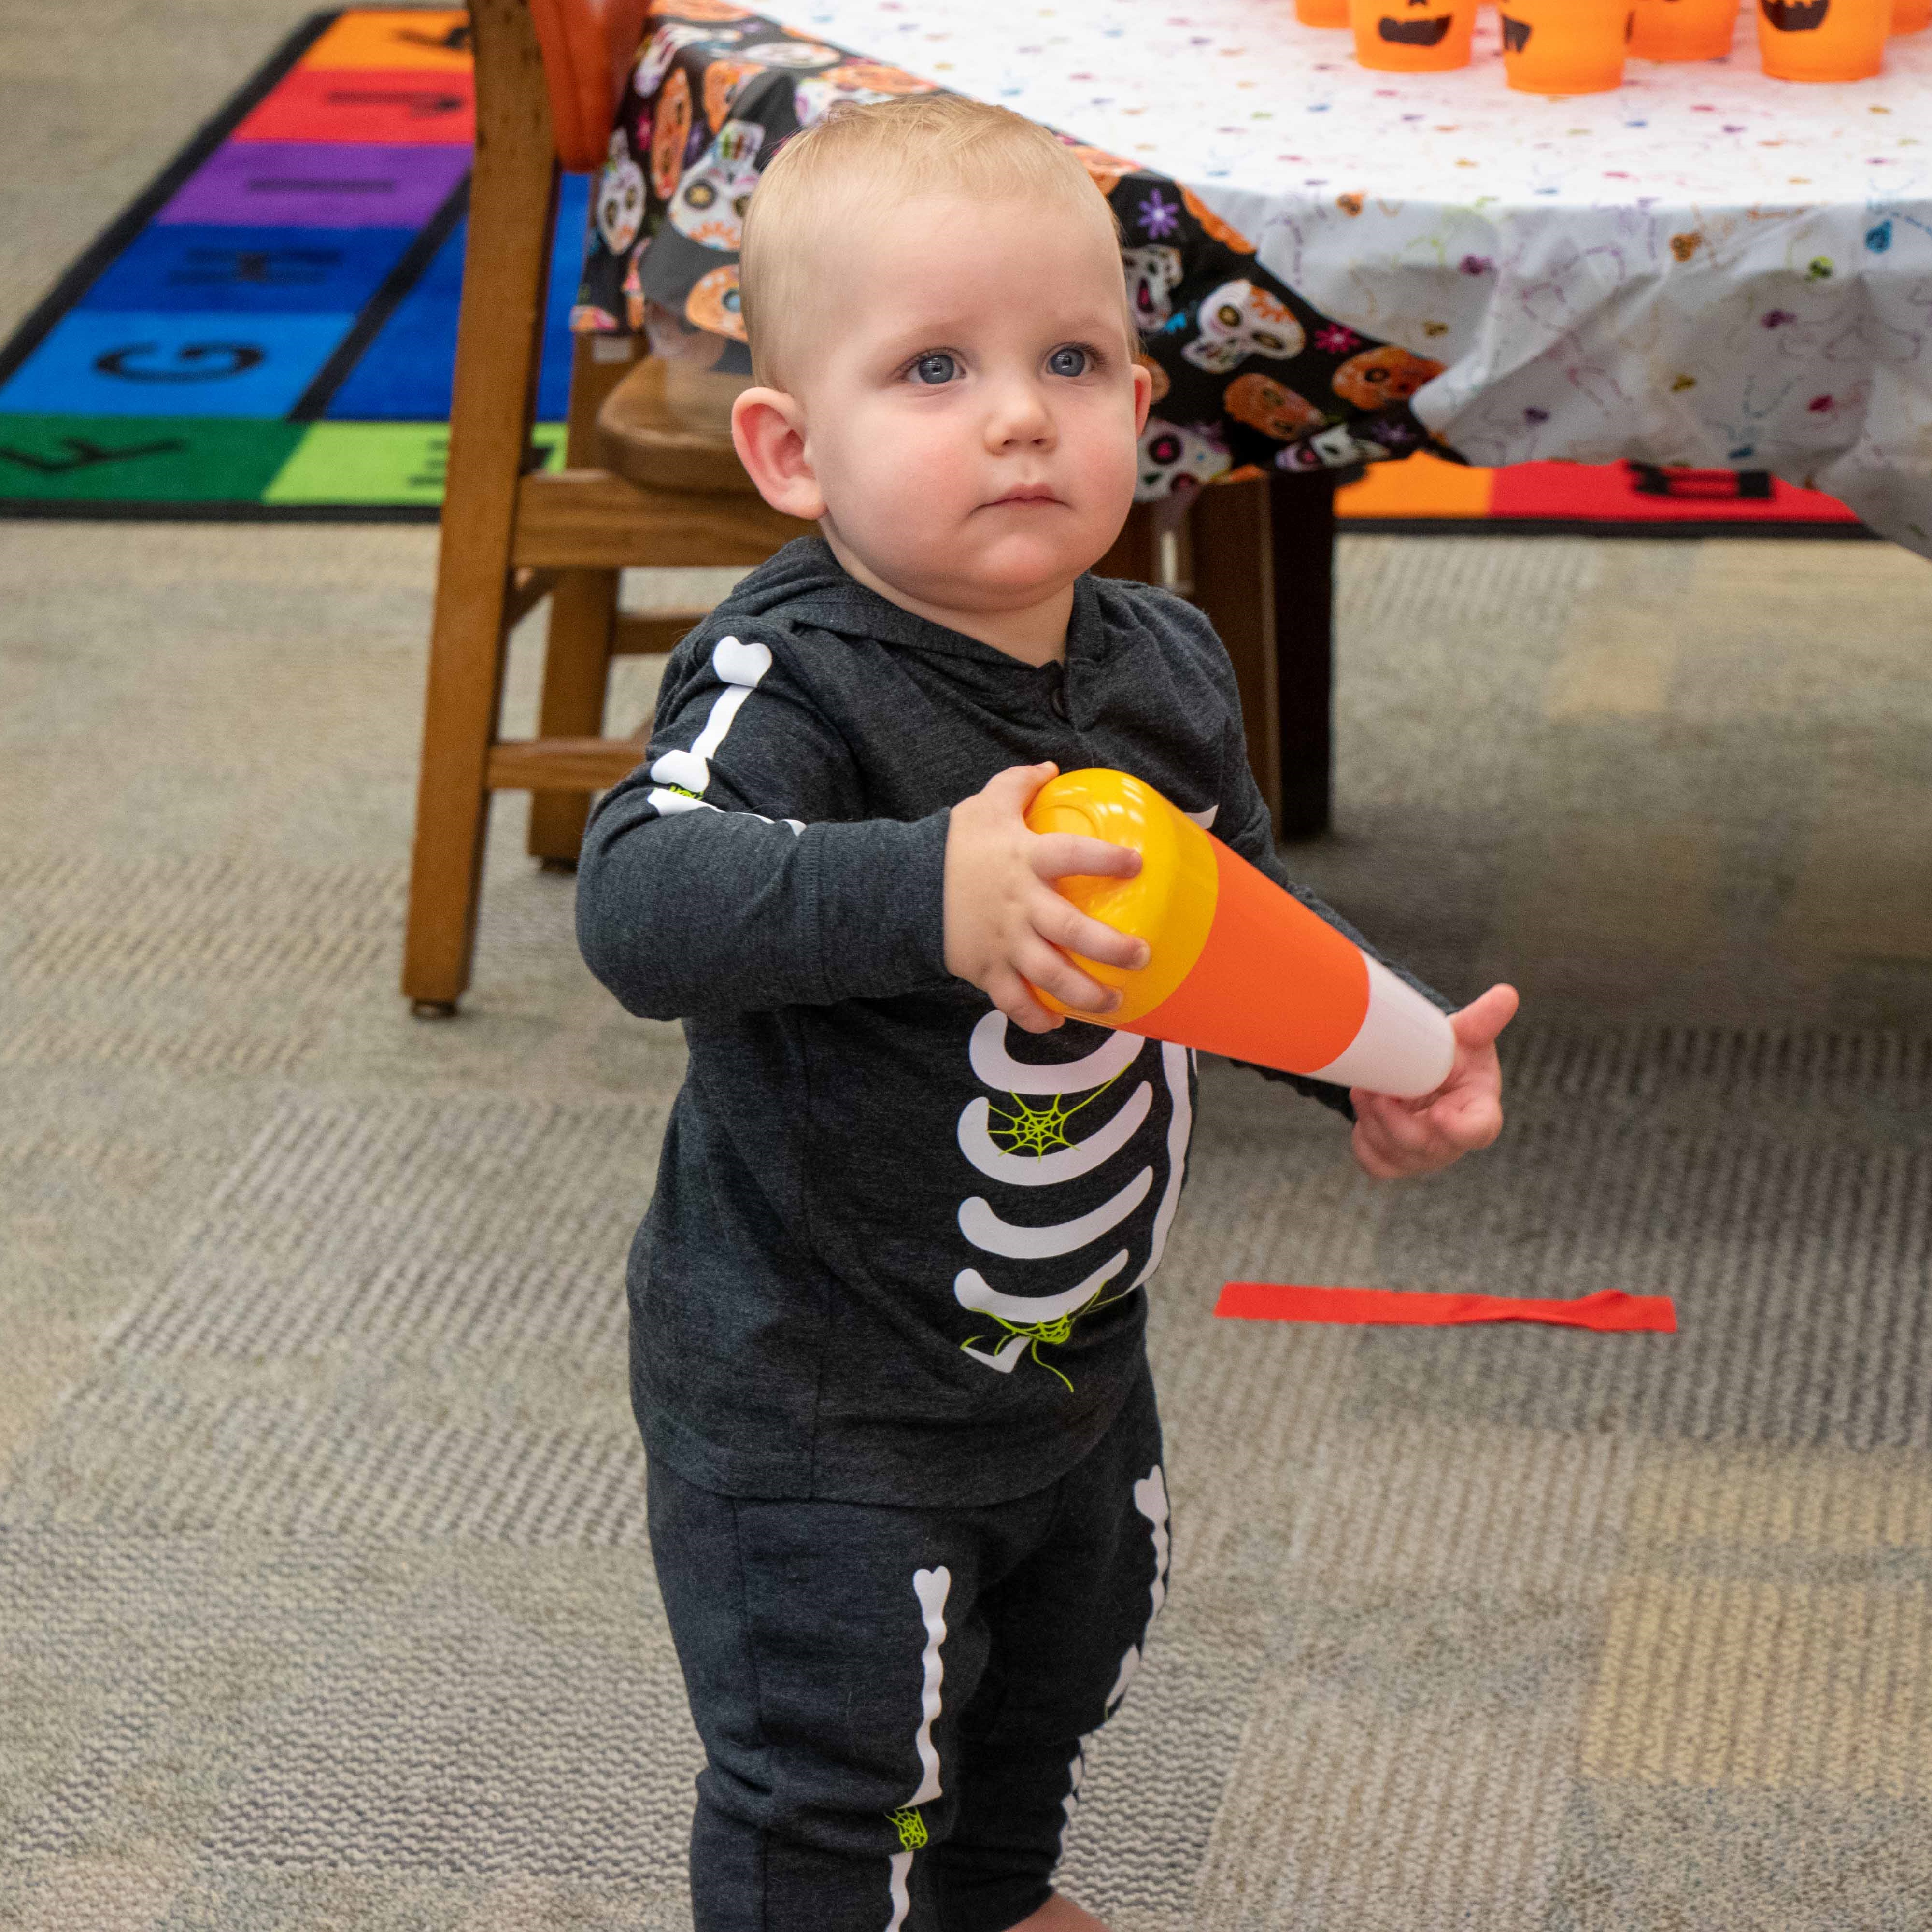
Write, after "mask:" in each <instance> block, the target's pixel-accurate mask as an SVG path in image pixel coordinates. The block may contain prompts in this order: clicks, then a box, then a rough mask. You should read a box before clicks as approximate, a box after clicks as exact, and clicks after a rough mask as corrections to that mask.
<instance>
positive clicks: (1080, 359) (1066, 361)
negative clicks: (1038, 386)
mask: <svg viewBox="0 0 1932 1932" xmlns="http://www.w3.org/2000/svg"><path fill="white" fill-rule="evenodd" d="M1087 362H1088V357H1087V352H1086V350H1084V349H1073V348H1068V349H1056V350H1055V351H1054V352H1053V353H1052V355H1051V356H1049V357H1048V358H1047V359H1046V372H1047V374H1049V376H1084V375H1085V374H1086V373H1087Z"/></svg>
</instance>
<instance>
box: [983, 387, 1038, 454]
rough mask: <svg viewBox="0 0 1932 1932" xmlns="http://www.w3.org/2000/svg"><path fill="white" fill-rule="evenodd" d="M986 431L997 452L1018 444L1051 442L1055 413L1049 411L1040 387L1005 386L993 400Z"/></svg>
mask: <svg viewBox="0 0 1932 1932" xmlns="http://www.w3.org/2000/svg"><path fill="white" fill-rule="evenodd" d="M986 431H987V440H988V441H989V443H992V446H994V447H995V449H998V448H1002V447H1004V446H1008V445H1010V444H1013V443H1051V442H1052V440H1053V437H1054V428H1053V413H1052V410H1049V408H1048V407H1047V405H1046V398H1045V397H1044V396H1043V395H1042V394H1041V393H1040V388H1039V386H1038V385H1037V383H1029V382H1014V383H1007V384H1005V385H1004V386H1002V387H1001V389H1000V391H999V392H998V395H996V396H995V398H994V401H993V407H992V412H991V413H990V414H989V417H988V419H987V423H986Z"/></svg>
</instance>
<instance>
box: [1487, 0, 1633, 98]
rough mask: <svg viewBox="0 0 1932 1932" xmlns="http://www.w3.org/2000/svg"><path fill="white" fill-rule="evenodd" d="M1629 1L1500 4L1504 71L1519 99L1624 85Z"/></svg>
mask: <svg viewBox="0 0 1932 1932" xmlns="http://www.w3.org/2000/svg"><path fill="white" fill-rule="evenodd" d="M1499 11H1500V13H1501V17H1502V29H1503V70H1504V72H1505V74H1506V76H1507V77H1508V80H1509V84H1510V85H1511V86H1512V87H1513V88H1514V89H1517V92H1519V93H1522V94H1603V93H1607V92H1608V91H1609V90H1610V89H1612V88H1613V87H1620V86H1622V85H1623V78H1624V50H1625V46H1626V45H1627V44H1628V41H1629V39H1630V35H1631V0H1501V6H1500V8H1499Z"/></svg>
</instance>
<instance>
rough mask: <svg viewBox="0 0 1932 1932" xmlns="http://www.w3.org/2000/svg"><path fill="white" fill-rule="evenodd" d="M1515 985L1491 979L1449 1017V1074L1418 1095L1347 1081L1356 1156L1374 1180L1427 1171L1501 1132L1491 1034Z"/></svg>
mask: <svg viewBox="0 0 1932 1932" xmlns="http://www.w3.org/2000/svg"><path fill="white" fill-rule="evenodd" d="M1516 1009H1517V995H1516V989H1515V988H1514V986H1492V987H1491V988H1490V990H1489V991H1488V992H1487V993H1485V994H1484V995H1483V996H1482V998H1481V999H1478V1000H1472V1001H1470V1002H1469V1004H1468V1005H1467V1006H1466V1007H1464V1008H1463V1010H1462V1011H1461V1012H1460V1013H1451V1015H1450V1016H1449V1024H1450V1025H1451V1028H1454V1031H1455V1034H1456V1061H1455V1064H1454V1066H1452V1067H1451V1068H1450V1070H1449V1077H1448V1079H1447V1080H1445V1081H1444V1082H1443V1083H1442V1085H1441V1086H1439V1088H1436V1091H1435V1092H1434V1093H1433V1094H1424V1096H1423V1097H1422V1098H1421V1100H1396V1099H1394V1098H1393V1097H1391V1095H1389V1094H1371V1093H1370V1092H1368V1091H1367V1089H1366V1088H1361V1087H1355V1088H1351V1089H1350V1090H1349V1099H1350V1100H1352V1101H1353V1102H1354V1103H1355V1159H1356V1161H1357V1162H1358V1164H1359V1165H1360V1166H1361V1169H1362V1170H1363V1172H1364V1173H1367V1174H1372V1175H1374V1176H1375V1178H1376V1179H1377V1180H1378V1181H1397V1180H1400V1179H1401V1178H1403V1177H1404V1176H1405V1175H1412V1174H1433V1172H1435V1171H1436V1169H1438V1168H1439V1167H1447V1166H1448V1165H1449V1163H1451V1161H1455V1160H1461V1159H1462V1157H1463V1155H1465V1154H1469V1153H1471V1152H1472V1151H1474V1150H1475V1149H1476V1148H1486V1147H1487V1146H1488V1145H1490V1142H1492V1141H1493V1140H1494V1139H1496V1136H1497V1135H1499V1133H1502V1128H1503V1102H1502V1091H1503V1075H1502V1067H1501V1066H1500V1065H1499V1064H1498V1063H1497V1060H1496V1035H1497V1034H1499V1033H1501V1032H1502V1030H1503V1028H1505V1027H1506V1026H1508V1025H1509V1023H1510V1022H1511V1020H1512V1019H1514V1018H1515V1016H1516Z"/></svg>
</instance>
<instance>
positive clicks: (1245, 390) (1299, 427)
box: [1221, 373, 1322, 443]
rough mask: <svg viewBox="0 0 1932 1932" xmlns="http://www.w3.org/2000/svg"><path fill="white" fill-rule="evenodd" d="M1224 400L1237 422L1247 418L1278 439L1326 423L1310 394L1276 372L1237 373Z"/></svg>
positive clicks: (1254, 425) (1280, 439) (1267, 434)
mask: <svg viewBox="0 0 1932 1932" xmlns="http://www.w3.org/2000/svg"><path fill="white" fill-rule="evenodd" d="M1221 401H1222V406H1223V407H1224V408H1225V409H1226V410H1227V412H1228V413H1229V415H1230V416H1232V417H1233V418H1234V419H1235V422H1244V423H1246V424H1247V425H1249V427H1250V428H1253V429H1258V430H1259V431H1261V433H1262V435H1264V436H1271V437H1274V439H1275V440H1276V441H1277V442H1278V443H1286V442H1287V441H1288V440H1289V438H1290V437H1296V436H1301V435H1303V434H1305V433H1306V432H1307V431H1310V430H1311V429H1319V428H1321V426H1322V412H1321V411H1320V410H1318V409H1317V408H1316V407H1315V405H1314V404H1313V403H1311V402H1310V401H1309V400H1308V398H1307V397H1306V396H1303V395H1297V394H1296V392H1295V391H1294V390H1292V389H1290V388H1289V386H1288V385H1287V384H1286V383H1277V381H1276V380H1274V377H1272V376H1263V375H1261V374H1255V373H1250V374H1248V375H1246V376H1237V377H1235V380H1233V381H1232V383H1229V385H1228V387H1227V389H1226V392H1225V393H1224V394H1223V396H1222V398H1221Z"/></svg>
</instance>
